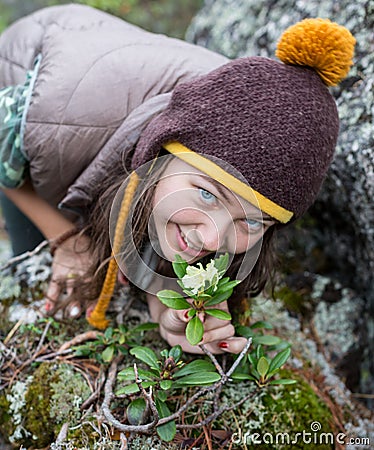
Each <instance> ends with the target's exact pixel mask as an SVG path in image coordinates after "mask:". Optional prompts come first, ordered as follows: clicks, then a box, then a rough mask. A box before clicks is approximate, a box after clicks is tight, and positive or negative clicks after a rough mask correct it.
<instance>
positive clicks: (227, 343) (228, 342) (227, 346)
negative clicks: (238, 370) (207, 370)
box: [211, 336, 247, 354]
mask: <svg viewBox="0 0 374 450" xmlns="http://www.w3.org/2000/svg"><path fill="white" fill-rule="evenodd" d="M246 343H247V339H245V338H243V337H236V336H235V337H231V338H229V339H225V340H223V341H219V342H216V343H214V344H211V345H212V346H216V348H217V349H219V350H220V351H222V352H226V353H235V354H237V353H240V352H241V351H242V350H243V348H244V347H245V345H246Z"/></svg>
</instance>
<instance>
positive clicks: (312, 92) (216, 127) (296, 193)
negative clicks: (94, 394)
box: [133, 19, 355, 223]
mask: <svg viewBox="0 0 374 450" xmlns="http://www.w3.org/2000/svg"><path fill="white" fill-rule="evenodd" d="M354 42H355V41H354V38H353V37H352V35H351V34H350V33H349V31H348V30H347V29H345V28H344V27H342V26H340V25H337V24H335V23H332V22H330V21H329V20H322V19H306V20H304V21H303V22H300V23H298V24H296V25H294V26H293V27H291V28H290V29H289V30H288V31H286V33H284V34H283V36H282V39H281V41H280V43H279V44H278V53H277V56H279V57H280V58H281V59H282V60H283V61H285V62H286V63H287V64H284V63H282V62H277V61H275V60H271V59H268V58H263V57H250V58H242V59H237V60H234V61H232V62H230V63H228V64H226V65H224V66H222V67H220V68H218V69H216V70H214V71H213V72H210V73H209V74H207V75H204V76H201V77H200V78H197V79H195V80H193V81H191V82H187V83H183V84H180V85H178V86H177V87H176V89H175V90H174V92H173V95H172V98H171V101H170V103H169V105H168V107H167V109H166V110H165V112H164V113H162V114H161V115H160V116H158V117H156V118H155V119H154V120H153V121H152V122H151V123H150V124H149V126H148V127H147V129H146V130H145V132H144V133H143V135H142V137H141V139H140V141H139V143H138V145H137V148H136V151H135V154H134V157H133V169H136V168H137V167H139V166H140V165H142V164H144V163H145V162H146V161H149V160H151V159H153V158H154V157H155V156H157V154H158V153H159V152H160V149H161V148H162V147H164V148H166V149H167V150H168V151H169V152H170V153H173V154H176V155H177V156H179V157H181V158H182V159H185V160H186V162H189V163H190V164H192V165H194V166H195V167H197V168H198V169H199V170H201V171H203V172H205V173H208V175H210V176H212V177H213V178H217V177H215V173H214V172H211V171H210V172H207V170H206V166H207V164H206V159H207V158H209V157H210V156H213V157H217V158H220V159H222V160H223V161H225V162H227V163H229V164H230V165H232V166H233V167H234V168H236V169H237V170H238V171H239V172H241V174H242V175H243V176H244V178H245V180H246V181H247V183H248V185H249V186H250V188H252V190H254V193H255V195H256V197H257V201H258V205H259V206H260V208H261V209H262V210H263V211H264V212H266V213H268V214H269V215H270V216H272V217H274V218H276V219H278V220H279V221H281V222H283V223H285V222H288V221H289V220H290V219H291V218H297V217H300V216H301V215H302V214H303V213H304V212H305V211H306V209H307V208H308V207H309V206H310V205H311V204H312V203H313V201H314V200H315V198H316V196H317V193H318V191H319V189H320V187H321V184H322V181H323V179H324V177H325V175H326V172H327V169H328V167H329V164H330V162H331V160H332V157H333V153H334V148H335V144H336V140H337V136H338V129H339V120H338V113H337V108H336V105H335V101H334V99H333V97H332V95H331V94H330V92H329V90H328V88H327V86H326V84H328V85H332V84H336V83H337V82H338V81H339V80H340V79H342V78H344V77H345V75H346V73H347V71H348V70H349V67H350V65H351V58H352V56H353V47H354ZM180 144H182V146H181V145H180ZM185 147H186V148H185ZM190 151H192V152H193V153H195V155H194V157H192V159H191V156H192V155H188V159H187V158H186V157H185V155H186V153H190ZM196 154H197V155H196ZM200 155H205V156H204V157H202V158H201V157H200V158H199V156H200ZM191 161H195V162H191ZM218 181H220V182H221V183H222V184H224V185H226V186H227V187H229V188H231V190H233V191H234V192H235V191H236V193H238V194H240V195H243V190H240V192H238V190H237V189H236V188H235V186H234V185H233V184H232V183H230V181H227V182H225V180H222V179H218ZM242 187H243V186H242ZM251 195H252V198H253V194H250V193H249V192H248V196H246V195H245V194H244V197H245V198H246V197H247V199H248V200H249V201H251Z"/></svg>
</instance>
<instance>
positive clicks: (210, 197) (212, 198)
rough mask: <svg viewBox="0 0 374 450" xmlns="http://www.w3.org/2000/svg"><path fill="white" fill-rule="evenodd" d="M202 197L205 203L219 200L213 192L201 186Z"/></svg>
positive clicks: (211, 203)
mask: <svg viewBox="0 0 374 450" xmlns="http://www.w3.org/2000/svg"><path fill="white" fill-rule="evenodd" d="M199 194H200V197H201V198H202V199H203V200H204V202H205V203H208V204H210V205H213V204H214V203H216V201H217V197H216V196H215V195H213V194H211V193H210V192H209V191H206V190H205V189H203V188H199Z"/></svg>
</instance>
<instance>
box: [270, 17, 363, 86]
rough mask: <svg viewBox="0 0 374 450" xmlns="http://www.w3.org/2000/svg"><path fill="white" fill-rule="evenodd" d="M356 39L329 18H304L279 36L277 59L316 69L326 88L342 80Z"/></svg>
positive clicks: (350, 61) (348, 66)
mask: <svg viewBox="0 0 374 450" xmlns="http://www.w3.org/2000/svg"><path fill="white" fill-rule="evenodd" d="M355 42H356V40H355V38H354V37H353V36H352V34H351V33H350V32H349V31H348V30H347V28H345V27H343V26H341V25H338V24H337V23H334V22H331V21H330V20H329V19H304V20H302V21H301V22H298V23H296V24H295V25H292V26H291V27H289V28H288V29H287V30H286V31H285V32H284V33H283V34H282V36H281V38H280V40H279V42H278V45H277V51H276V56H277V57H278V58H279V59H280V60H281V61H283V62H284V63H285V64H292V65H298V66H309V67H312V68H313V69H315V70H316V71H317V72H318V74H319V75H320V77H321V78H322V80H323V82H324V83H325V84H326V85H327V86H335V85H337V84H338V83H339V82H340V81H341V80H342V79H344V78H345V77H346V76H347V74H348V71H349V68H350V67H351V65H352V58H353V55H354V45H355Z"/></svg>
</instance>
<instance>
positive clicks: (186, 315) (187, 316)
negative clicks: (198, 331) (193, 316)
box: [183, 311, 189, 319]
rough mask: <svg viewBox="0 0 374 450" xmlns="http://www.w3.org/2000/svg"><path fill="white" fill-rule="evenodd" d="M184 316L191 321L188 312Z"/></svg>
mask: <svg viewBox="0 0 374 450" xmlns="http://www.w3.org/2000/svg"><path fill="white" fill-rule="evenodd" d="M183 315H184V318H185V319H189V315H188V311H186V312H185V313H184V314H183Z"/></svg>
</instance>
